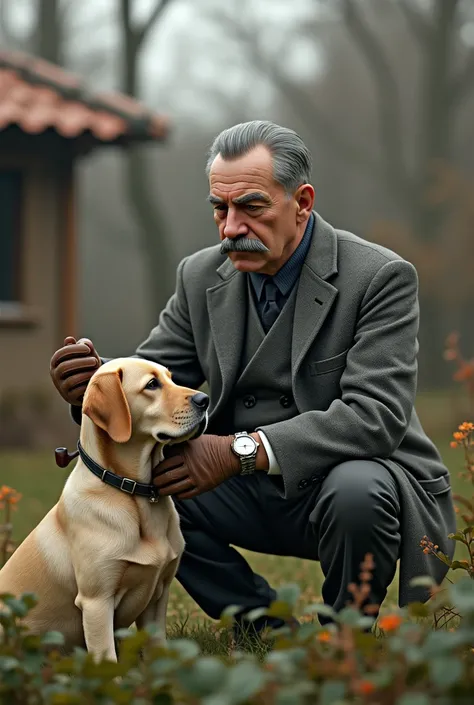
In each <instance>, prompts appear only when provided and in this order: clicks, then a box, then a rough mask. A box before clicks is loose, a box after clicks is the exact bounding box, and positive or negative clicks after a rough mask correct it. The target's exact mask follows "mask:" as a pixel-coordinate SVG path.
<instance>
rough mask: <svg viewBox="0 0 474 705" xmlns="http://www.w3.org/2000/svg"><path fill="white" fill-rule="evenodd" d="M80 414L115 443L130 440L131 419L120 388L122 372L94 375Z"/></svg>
mask: <svg viewBox="0 0 474 705" xmlns="http://www.w3.org/2000/svg"><path fill="white" fill-rule="evenodd" d="M82 413H83V414H86V416H88V417H89V418H90V419H92V421H93V422H94V423H95V425H96V426H99V428H102V429H103V430H104V431H106V433H108V434H109V436H110V437H111V439H112V440H113V441H115V442H116V443H126V442H127V441H128V440H130V436H131V435H132V417H131V414H130V408H129V406H128V402H127V399H126V397H125V394H124V391H123V387H122V370H117V371H114V372H103V373H100V372H99V374H97V375H94V377H93V378H92V379H91V381H90V382H89V385H88V388H87V393H86V395H85V399H84V404H83V405H82Z"/></svg>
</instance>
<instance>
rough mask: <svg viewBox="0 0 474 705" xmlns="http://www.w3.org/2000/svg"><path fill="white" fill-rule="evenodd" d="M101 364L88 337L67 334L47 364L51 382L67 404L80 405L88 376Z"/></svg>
mask: <svg viewBox="0 0 474 705" xmlns="http://www.w3.org/2000/svg"><path fill="white" fill-rule="evenodd" d="M101 364H102V362H101V359H100V357H99V355H98V354H97V352H96V350H95V348H94V345H93V343H92V342H91V341H90V340H89V339H88V338H81V339H80V340H77V341H76V339H75V338H73V337H72V336H68V337H67V338H65V340H64V347H62V348H59V350H56V352H55V353H54V355H53V357H52V358H51V362H50V365H49V373H50V375H51V379H52V380H53V384H54V386H55V387H56V389H57V390H58V392H59V393H60V395H61V396H62V398H63V399H64V400H65V401H67V403H68V404H72V406H81V404H82V399H83V397H84V392H85V391H86V387H87V385H88V383H89V380H90V378H91V377H92V375H93V374H94V372H95V371H96V370H97V368H98V367H100V365H101Z"/></svg>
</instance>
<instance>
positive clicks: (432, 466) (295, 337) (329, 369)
mask: <svg viewBox="0 0 474 705" xmlns="http://www.w3.org/2000/svg"><path fill="white" fill-rule="evenodd" d="M296 286H297V287H298V289H297V293H296V304H295V313H294V320H293V329H292V331H291V336H292V339H291V340H292V342H291V359H288V361H287V364H288V369H289V368H290V367H291V379H292V389H293V396H294V400H295V404H296V407H297V410H298V414H297V416H295V417H293V418H290V419H288V420H286V421H283V422H279V423H274V424H269V425H263V426H261V427H260V428H261V430H262V431H263V432H264V433H265V435H266V437H267V438H268V440H269V442H270V444H271V446H272V449H273V451H274V453H275V456H276V459H277V461H278V464H279V466H280V468H281V473H282V478H283V484H282V485H281V487H282V488H283V489H281V491H282V492H283V493H284V496H285V497H291V496H295V495H300V496H301V494H302V493H303V492H304V491H305V489H304V488H305V487H311V483H310V482H308V480H309V478H311V477H314V475H315V474H316V475H318V476H319V477H320V478H324V477H325V476H326V475H327V474H328V473H329V472H331V468H332V467H334V466H335V465H337V464H339V463H341V462H344V461H346V460H354V459H363V458H367V459H374V460H378V461H379V462H380V463H382V464H383V465H384V466H386V468H387V469H388V470H389V471H390V472H391V474H392V475H393V477H394V478H395V480H396V482H397V485H398V489H399V495H400V502H401V508H402V510H401V518H400V519H401V535H402V542H401V554H400V604H401V605H404V604H407V602H411V601H414V600H424V599H426V597H427V593H426V590H425V589H423V588H414V587H410V585H409V582H410V580H411V579H412V578H413V577H415V576H419V575H431V576H433V577H434V578H435V579H436V580H437V581H438V582H441V581H442V579H443V577H444V575H445V573H446V567H445V566H444V564H442V563H441V561H439V560H438V559H437V558H435V557H434V556H431V555H425V554H423V552H422V549H421V547H420V540H421V539H422V537H423V536H424V535H425V534H426V535H428V537H429V538H430V539H432V540H433V541H434V543H435V544H438V545H439V546H440V548H441V549H443V550H444V551H445V552H446V553H448V554H449V555H452V554H453V551H454V542H453V541H451V540H450V539H448V538H447V535H448V533H449V532H451V531H454V530H455V513H454V506H453V499H452V493H451V488H450V478H449V474H448V471H447V469H446V467H445V466H444V465H443V463H442V461H441V458H440V456H439V453H438V451H437V449H436V448H435V446H434V445H433V443H432V442H431V441H430V440H429V438H428V437H427V436H426V434H425V432H424V431H423V429H422V426H421V424H420V422H419V419H418V416H417V414H416V411H415V410H414V401H415V393H416V385H417V351H418V342H417V333H418V321H419V308H418V278H417V273H416V270H415V268H414V267H413V265H412V264H410V263H409V262H407V261H405V260H403V259H402V258H401V257H399V256H398V255H397V254H395V253H394V252H392V251H390V250H388V249H385V248H384V247H381V246H379V245H376V244H373V243H370V242H367V241H365V240H363V239H361V238H360V237H357V236H356V235H354V234H352V233H350V232H346V231H343V230H336V229H334V228H333V227H332V226H331V225H329V224H328V223H327V222H325V221H324V220H323V218H321V217H320V216H319V215H318V214H317V213H315V225H314V232H313V237H312V241H311V245H310V249H309V252H308V254H307V256H306V260H305V263H304V265H303V268H302V271H301V275H300V279H299V281H298V283H297V284H296ZM246 297H247V275H245V274H244V273H242V272H239V271H237V270H236V269H235V268H234V266H233V265H232V263H231V261H230V260H229V259H228V258H223V256H222V255H221V254H220V252H219V245H216V246H214V247H209V248H206V249H203V250H201V251H198V252H196V253H194V254H192V255H190V256H189V257H186V258H185V259H184V260H182V261H181V263H180V264H179V267H178V271H177V284H176V291H175V293H174V295H173V296H172V298H171V299H170V300H169V302H168V304H167V306H166V308H165V309H164V310H163V311H162V313H161V315H160V318H159V323H158V325H157V326H156V328H154V329H153V330H152V332H151V333H150V336H149V337H148V339H147V340H146V341H145V342H144V343H143V344H142V345H141V346H140V347H139V348H138V350H137V353H136V354H137V355H138V356H140V357H144V358H147V359H150V360H154V361H156V362H159V363H161V364H162V365H165V366H166V367H168V368H169V369H170V370H171V372H172V374H173V378H174V381H175V382H177V383H178V384H183V385H186V386H189V387H193V388H198V387H200V386H201V384H202V383H203V382H204V381H207V382H208V385H209V392H210V399H211V404H210V416H209V427H208V433H212V432H213V431H212V429H213V427H216V428H217V427H218V426H219V423H218V421H219V415H220V414H223V413H224V410H225V408H226V401H227V399H228V398H229V395H230V394H231V390H232V388H233V385H234V384H235V381H236V375H237V372H238V365H239V361H240V353H241V350H242V343H243V336H244V321H245V313H246V312H245V307H246V305H247V303H246V302H247V298H246ZM235 430H236V431H237V430H241V429H235ZM256 430H258V429H256ZM269 481H271V480H270V479H269Z"/></svg>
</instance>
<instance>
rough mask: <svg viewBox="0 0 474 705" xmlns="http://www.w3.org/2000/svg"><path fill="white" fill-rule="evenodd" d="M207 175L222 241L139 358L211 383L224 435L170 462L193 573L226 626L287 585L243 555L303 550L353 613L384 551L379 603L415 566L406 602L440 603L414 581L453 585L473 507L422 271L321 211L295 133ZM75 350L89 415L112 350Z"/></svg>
mask: <svg viewBox="0 0 474 705" xmlns="http://www.w3.org/2000/svg"><path fill="white" fill-rule="evenodd" d="M207 173H208V177H209V187H210V193H209V201H210V204H211V205H212V208H213V211H214V220H215V222H216V225H217V227H218V232H219V238H220V244H218V245H216V246H214V247H209V248H206V249H204V250H202V251H199V252H196V253H195V254H192V255H190V256H189V257H186V258H185V259H184V260H183V261H182V262H181V263H180V264H179V267H178V272H177V284H176V291H175V293H174V295H173V296H172V297H171V299H170V300H169V302H168V304H167V306H166V308H165V309H164V310H163V311H162V313H161V315H160V318H159V322H158V325H157V326H156V328H154V329H153V330H152V332H151V333H150V336H149V337H148V339H147V340H146V341H145V342H144V343H142V345H140V347H139V348H138V349H137V353H136V354H137V355H138V356H140V357H143V358H146V359H150V360H154V361H156V362H159V363H161V364H163V365H165V366H166V367H168V368H169V369H170V370H171V372H172V374H173V378H174V380H175V381H176V382H177V383H178V384H182V385H186V386H189V387H193V388H197V387H199V386H200V385H202V383H203V382H205V381H207V383H208V386H209V395H210V416H209V425H208V428H207V432H206V434H205V435H203V436H201V437H200V438H198V439H195V440H193V441H190V442H189V443H187V444H185V445H182V446H173V447H170V449H169V454H168V457H167V458H166V459H165V460H164V461H163V462H162V463H161V464H160V465H159V466H158V467H157V468H155V480H154V481H155V483H156V485H157V486H158V487H159V488H160V493H161V494H170V495H173V497H174V499H175V502H176V506H177V508H178V511H179V513H180V517H181V528H182V531H183V534H184V537H185V540H186V550H185V554H184V557H183V560H182V563H181V566H180V569H179V573H178V579H179V580H180V581H181V583H182V584H183V586H184V587H185V589H186V590H187V591H188V593H189V594H190V595H191V596H192V597H193V598H194V599H195V600H196V602H197V603H198V604H199V605H200V606H201V607H202V608H203V610H204V611H205V612H206V613H207V614H208V615H210V616H211V617H213V618H218V617H219V615H220V614H221V612H222V610H223V609H224V608H225V607H227V606H228V605H230V604H234V605H239V606H240V608H241V614H245V612H247V611H248V610H251V609H253V608H255V607H260V606H265V605H268V604H269V603H270V602H271V601H272V600H273V599H274V597H275V591H274V590H273V588H272V587H270V585H269V584H268V583H267V581H266V580H265V578H264V577H262V576H259V575H255V574H254V573H253V571H252V570H251V569H250V567H249V565H248V564H247V562H246V561H245V559H244V558H243V557H242V555H241V554H240V553H239V552H237V551H236V550H235V549H234V548H233V546H238V547H241V548H245V549H249V550H251V551H257V552H261V553H268V554H276V555H282V556H297V557H301V558H307V559H311V560H317V561H319V562H320V564H321V567H322V571H323V573H324V576H325V580H324V584H323V588H322V594H323V598H324V600H325V602H326V603H328V604H330V605H333V606H334V607H335V609H336V610H340V609H341V608H342V607H343V606H344V605H345V603H346V601H347V600H348V599H349V593H348V591H347V586H348V584H349V583H351V582H357V581H358V574H359V565H360V563H361V561H362V560H363V558H364V555H365V554H366V553H367V552H370V553H372V554H373V556H374V560H375V566H376V567H375V573H374V579H373V581H372V593H371V595H370V597H369V600H370V602H373V603H374V602H375V603H378V604H380V603H381V602H382V601H383V599H384V597H385V595H386V591H387V587H388V586H389V584H390V583H391V581H392V580H393V578H394V575H395V569H396V564H397V560H398V559H399V558H400V602H401V604H406V603H407V602H408V601H411V600H415V599H425V598H426V591H425V590H423V589H420V588H414V587H410V584H409V583H410V579H411V578H413V577H415V576H417V575H424V574H430V575H432V576H433V577H434V578H435V579H436V580H437V581H438V582H440V581H441V580H442V579H443V577H444V575H445V570H446V568H445V566H444V565H443V564H442V563H441V562H440V561H436V560H433V559H431V558H430V557H429V556H425V555H424V554H423V552H422V550H421V548H420V544H419V542H420V539H421V538H422V537H423V535H425V534H427V535H429V537H430V538H431V539H432V540H433V541H434V542H435V543H437V544H439V546H440V547H441V548H442V549H443V550H444V551H445V552H446V553H448V554H450V555H452V552H453V548H452V542H450V541H449V540H448V539H447V534H448V533H449V532H451V531H453V530H454V528H455V514H454V507H453V500H452V494H451V488H450V479H449V475H448V471H447V469H446V468H445V466H444V465H443V463H442V461H441V459H440V456H439V454H438V451H437V450H436V448H435V446H434V445H433V443H432V442H431V441H430V440H429V439H428V437H427V436H426V434H425V433H424V431H423V429H422V427H421V425H420V422H419V420H418V417H417V414H416V412H415V409H414V401H415V393H416V381H417V351H418V343H417V332H418V319H419V311H418V282H417V274H416V271H415V268H414V267H413V266H412V265H411V264H410V263H409V262H407V261H405V260H403V259H402V258H401V257H399V256H398V255H397V254H395V253H394V252H392V251H390V250H388V249H385V248H383V247H381V246H379V245H377V244H374V243H371V242H368V241H366V240H364V239H361V238H360V237H358V236H356V235H354V234H352V233H350V232H347V231H343V230H336V229H335V228H333V227H332V226H331V225H330V224H329V223H327V222H325V221H324V220H323V218H322V217H321V216H320V215H319V214H318V213H317V212H316V211H315V210H314V197H315V193H314V188H313V186H312V185H311V183H310V179H311V156H310V153H309V151H308V149H307V148H306V146H305V145H304V143H303V141H302V140H301V139H300V138H299V136H298V135H297V134H296V133H295V132H293V131H292V130H289V129H287V128H284V127H280V126H278V125H275V124H273V123H269V122H264V121H254V122H249V123H244V124H240V125H236V126H234V127H231V128H230V129H228V130H225V131H224V132H222V133H221V134H220V135H218V136H217V138H216V140H215V142H214V144H213V146H212V148H211V151H210V154H209V160H208V165H207ZM65 342H66V343H67V344H66V345H65V347H63V348H61V349H60V350H58V351H57V352H56V353H55V355H54V356H53V358H52V361H51V375H52V377H53V381H54V383H55V384H56V386H57V388H58V390H59V391H60V393H61V394H62V396H63V397H64V399H66V400H67V401H68V402H69V403H70V404H72V410H73V416H74V418H75V419H76V420H77V421H78V422H80V416H81V414H80V412H81V408H80V404H81V399H82V395H83V393H84V389H85V386H86V384H87V382H88V380H89V379H90V376H91V375H92V374H93V372H94V369H95V368H96V366H97V365H98V364H100V358H99V356H98V354H97V353H96V351H95V349H94V346H93V345H92V343H91V342H90V341H88V340H85V339H83V340H82V341H79V342H78V343H76V341H75V340H74V338H71V339H67V340H66V341H65ZM263 624H264V620H262V621H261V622H260V623H259V624H258V625H257V627H259V626H263Z"/></svg>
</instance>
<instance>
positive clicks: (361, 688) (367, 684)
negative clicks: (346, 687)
mask: <svg viewBox="0 0 474 705" xmlns="http://www.w3.org/2000/svg"><path fill="white" fill-rule="evenodd" d="M374 690H375V685H374V684H373V683H372V681H365V680H362V681H358V682H357V683H356V684H355V685H354V691H355V692H356V693H358V694H359V695H370V694H371V693H373V692H374Z"/></svg>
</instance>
